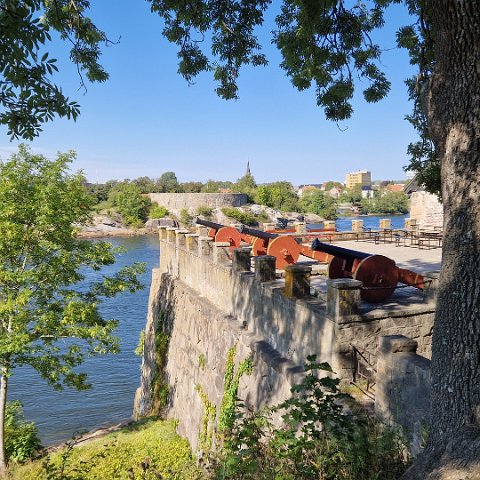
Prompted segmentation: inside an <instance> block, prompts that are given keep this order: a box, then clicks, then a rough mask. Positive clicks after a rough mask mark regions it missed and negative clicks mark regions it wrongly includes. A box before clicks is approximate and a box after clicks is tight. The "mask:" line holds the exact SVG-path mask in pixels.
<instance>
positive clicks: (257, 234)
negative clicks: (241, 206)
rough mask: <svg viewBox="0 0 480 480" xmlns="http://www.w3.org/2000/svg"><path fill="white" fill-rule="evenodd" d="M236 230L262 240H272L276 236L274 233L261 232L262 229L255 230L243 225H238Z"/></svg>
mask: <svg viewBox="0 0 480 480" xmlns="http://www.w3.org/2000/svg"><path fill="white" fill-rule="evenodd" d="M238 230H239V232H240V233H243V234H244V235H251V236H252V237H257V238H261V239H262V240H273V239H274V238H277V237H278V234H276V233H268V232H263V231H262V230H256V229H255V228H250V227H246V226H245V225H242V226H240V227H239V229H238Z"/></svg>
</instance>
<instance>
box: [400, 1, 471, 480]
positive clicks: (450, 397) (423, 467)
mask: <svg viewBox="0 0 480 480" xmlns="http://www.w3.org/2000/svg"><path fill="white" fill-rule="evenodd" d="M427 4H428V7H427V8H428V13H429V15H430V18H429V21H430V22H431V25H432V30H433V34H434V41H435V47H436V59H437V65H436V67H435V71H434V73H433V75H432V78H431V82H430V91H429V98H428V106H427V115H428V119H429V126H430V133H431V135H432V137H433V139H434V142H435V146H436V149H437V152H438V153H439V155H440V158H441V159H442V163H441V165H442V195H443V204H444V212H445V217H444V243H443V260H442V270H441V276H440V288H439V294H438V303H437V312H436V317H435V324H434V331H433V345H432V384H433V391H432V422H431V427H430V433H429V440H428V443H427V446H426V448H425V451H424V453H423V454H422V455H421V456H420V457H419V458H418V460H417V461H416V462H415V465H414V466H413V468H411V469H410V470H409V471H408V472H407V474H406V475H405V478H408V479H421V480H424V479H435V480H437V479H447V478H448V479H449V480H453V479H467V478H468V479H469V480H470V479H473V478H475V479H477V478H480V262H479V260H480V3H479V2H478V0H427Z"/></svg>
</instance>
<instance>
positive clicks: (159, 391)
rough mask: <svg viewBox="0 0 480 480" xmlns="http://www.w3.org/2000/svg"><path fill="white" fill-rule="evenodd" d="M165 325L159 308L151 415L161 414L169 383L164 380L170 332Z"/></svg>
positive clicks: (166, 402) (165, 401) (162, 313)
mask: <svg viewBox="0 0 480 480" xmlns="http://www.w3.org/2000/svg"><path fill="white" fill-rule="evenodd" d="M165 327H166V325H165V312H164V311H163V310H160V312H159V315H158V320H157V322H156V327H155V373H154V375H153V379H152V383H151V392H152V412H151V413H152V414H153V415H159V414H161V413H162V411H163V410H164V409H165V407H166V406H167V404H168V393H169V385H168V382H167V381H166V380H165V367H166V365H167V357H168V345H169V343H170V334H169V333H167V332H166V328H165Z"/></svg>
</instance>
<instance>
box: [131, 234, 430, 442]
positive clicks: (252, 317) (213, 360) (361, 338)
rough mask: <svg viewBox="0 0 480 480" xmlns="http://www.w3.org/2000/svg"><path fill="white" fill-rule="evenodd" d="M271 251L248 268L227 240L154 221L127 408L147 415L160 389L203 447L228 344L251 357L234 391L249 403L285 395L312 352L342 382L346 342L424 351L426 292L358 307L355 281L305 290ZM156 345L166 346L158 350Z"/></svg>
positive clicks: (216, 411)
mask: <svg viewBox="0 0 480 480" xmlns="http://www.w3.org/2000/svg"><path fill="white" fill-rule="evenodd" d="M271 258H272V257H267V256H266V257H261V258H260V257H256V271H255V272H252V271H251V267H250V256H249V250H248V249H238V250H237V252H235V254H234V255H233V259H234V261H233V264H232V260H231V257H230V252H229V245H228V244H225V243H218V242H217V243H215V242H214V241H213V240H212V239H211V238H210V237H202V236H199V235H196V234H191V233H188V232H187V231H185V230H178V229H177V230H176V229H174V228H160V268H159V269H157V270H154V272H153V282H152V290H151V294H150V305H149V314H148V321H147V327H146V332H145V344H144V358H143V363H142V378H141V386H140V388H139V389H138V391H137V395H136V400H135V409H136V413H137V414H138V415H145V414H148V413H151V412H152V409H153V410H155V405H156V404H158V398H156V397H158V392H159V391H163V392H164V395H166V392H168V395H166V398H165V399H164V400H166V404H165V410H164V411H165V412H166V413H167V415H168V416H170V417H174V418H176V419H177V420H178V421H179V431H180V433H181V434H183V435H185V436H187V437H188V439H189V441H190V442H191V444H192V446H193V447H194V449H197V448H204V446H205V445H204V442H205V432H206V431H208V432H211V433H212V435H213V436H214V431H215V430H214V425H216V424H217V422H218V418H219V415H220V410H221V408H222V398H223V396H224V393H225V392H224V375H225V371H226V364H227V359H228V358H230V359H231V357H232V348H233V349H235V363H236V365H237V367H238V365H239V364H240V363H239V362H242V361H245V359H247V358H250V359H251V362H252V366H253V369H252V373H251V374H250V375H243V376H242V378H241V380H240V385H239V396H240V398H242V399H244V401H246V402H247V404H249V405H250V406H252V407H253V408H259V407H261V406H262V405H265V404H271V403H278V402H279V401H281V400H284V399H285V398H287V396H288V395H289V392H290V387H291V386H292V385H293V384H294V383H298V380H299V378H301V375H302V374H301V372H302V366H303V364H304V362H305V360H306V357H307V356H308V355H311V354H316V355H317V356H318V360H319V361H321V362H328V363H330V364H331V365H332V367H333V369H334V371H335V372H336V375H338V376H340V377H341V378H342V379H344V380H346V381H350V380H351V379H352V372H353V370H354V368H355V367H354V364H353V358H352V353H353V348H354V347H355V349H358V350H360V351H364V350H365V351H368V352H369V353H371V354H372V356H373V358H375V355H376V353H377V349H378V344H379V343H378V342H379V337H380V336H381V335H402V334H406V335H409V336H411V337H414V338H415V339H417V341H418V344H419V345H420V346H421V351H422V353H423V354H424V355H426V356H428V355H429V352H430V336H431V327H432V322H433V310H434V306H433V303H432V301H431V296H430V297H429V296H427V299H428V300H429V301H426V302H425V303H421V304H417V305H416V306H415V307H414V308H412V307H408V306H399V307H398V308H396V309H393V308H389V309H384V310H382V309H377V310H375V311H373V312H366V313H365V312H363V309H362V303H361V300H360V288H361V282H358V281H356V280H350V279H341V280H331V281H328V292H327V296H326V298H322V297H319V296H312V295H310V286H309V270H310V267H302V266H299V267H298V268H291V269H290V270H289V272H287V273H288V275H293V277H291V280H290V281H287V282H285V280H283V279H276V278H275V276H274V271H273V275H272V272H271V271H270V270H269V268H268V262H269V261H271V260H269V259H271ZM257 260H258V261H257ZM292 279H293V280H292ZM431 291H434V289H433V288H432V290H431ZM159 339H163V340H162V341H160V340H159ZM167 339H168V342H167ZM162 342H163V343H162ZM167 343H168V345H167V347H165V345H166V344H167ZM159 344H160V345H164V347H165V348H168V352H167V351H164V352H162V355H163V356H162V355H159V352H158V345H159ZM167 353H168V355H167ZM159 376H161V377H162V379H163V380H161V381H162V382H163V384H162V388H159V387H158V382H159ZM157 410H158V409H157ZM207 427H208V428H207ZM202 429H203V430H202ZM205 429H206V430H205ZM200 432H203V434H200ZM202 435H203V436H202ZM209 435H210V434H209ZM212 435H210V437H209V436H208V435H207V437H208V438H209V441H210V440H211V439H212V438H211V436H212Z"/></svg>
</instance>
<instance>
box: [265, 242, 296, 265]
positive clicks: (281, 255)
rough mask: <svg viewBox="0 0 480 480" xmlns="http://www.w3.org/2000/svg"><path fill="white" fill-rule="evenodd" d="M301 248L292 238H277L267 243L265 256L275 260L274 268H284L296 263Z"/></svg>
mask: <svg viewBox="0 0 480 480" xmlns="http://www.w3.org/2000/svg"><path fill="white" fill-rule="evenodd" d="M301 252H302V246H301V245H299V244H298V243H297V242H296V241H295V239H294V238H292V237H277V238H274V239H273V240H270V241H269V242H268V248H267V255H273V256H274V257H276V258H277V262H276V267H277V268H285V267H287V266H288V265H293V264H294V263H296V262H297V261H298V257H299V256H300V253H301Z"/></svg>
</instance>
